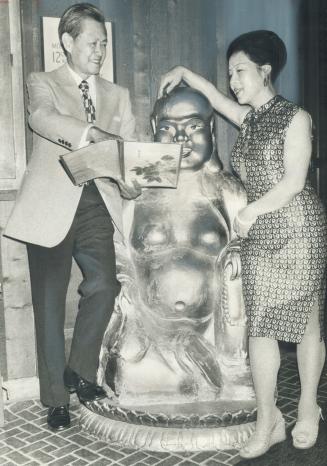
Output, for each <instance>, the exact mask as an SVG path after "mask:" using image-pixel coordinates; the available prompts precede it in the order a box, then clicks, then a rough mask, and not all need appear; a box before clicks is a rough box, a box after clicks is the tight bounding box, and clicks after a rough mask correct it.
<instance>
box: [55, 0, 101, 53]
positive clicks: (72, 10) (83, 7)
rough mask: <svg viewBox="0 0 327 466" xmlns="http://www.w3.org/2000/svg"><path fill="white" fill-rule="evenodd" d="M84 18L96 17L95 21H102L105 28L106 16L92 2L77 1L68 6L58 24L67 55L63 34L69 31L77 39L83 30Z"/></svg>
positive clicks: (60, 37)
mask: <svg viewBox="0 0 327 466" xmlns="http://www.w3.org/2000/svg"><path fill="white" fill-rule="evenodd" d="M83 19H94V20H95V21H98V23H101V24H102V25H103V27H104V28H105V17H104V16H103V14H102V12H101V11H100V10H99V9H98V8H97V7H95V6H94V5H91V4H90V3H77V4H75V5H72V6H70V7H69V8H67V9H66V10H65V11H64V12H63V14H62V17H61V19H60V22H59V26H58V35H59V40H60V45H61V47H62V48H63V51H64V52H65V55H67V52H66V50H65V47H64V45H63V43H62V35H63V34H64V33H65V32H67V33H68V34H69V35H71V36H72V38H73V39H76V37H77V36H78V35H79V34H80V32H81V26H82V20H83Z"/></svg>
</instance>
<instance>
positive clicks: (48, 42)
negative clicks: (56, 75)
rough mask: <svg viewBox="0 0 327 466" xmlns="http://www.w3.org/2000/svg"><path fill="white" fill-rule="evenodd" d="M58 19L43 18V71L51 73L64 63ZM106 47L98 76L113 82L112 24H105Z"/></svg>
mask: <svg viewBox="0 0 327 466" xmlns="http://www.w3.org/2000/svg"><path fill="white" fill-rule="evenodd" d="M59 21H60V18H53V17H49V16H43V18H42V28H43V59H44V71H52V70H54V69H56V68H58V67H59V66H61V65H63V64H64V63H66V57H65V54H64V52H63V50H62V48H61V45H60V42H59V37H58V25H59ZM106 29H107V37H108V45H107V55H106V59H105V61H104V63H103V65H102V68H101V71H100V75H101V76H102V77H103V78H105V79H107V80H108V81H111V82H113V80H114V67H113V50H112V23H111V22H109V21H108V22H106Z"/></svg>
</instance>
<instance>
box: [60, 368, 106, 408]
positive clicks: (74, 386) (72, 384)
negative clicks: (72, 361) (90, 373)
mask: <svg viewBox="0 0 327 466" xmlns="http://www.w3.org/2000/svg"><path fill="white" fill-rule="evenodd" d="M64 383H65V386H66V387H67V388H68V390H69V392H70V393H74V392H76V394H77V396H78V399H79V401H80V402H81V403H85V402H87V401H95V400H101V399H102V398H105V397H106V396H107V395H106V392H105V391H104V390H103V388H101V387H99V385H97V384H95V383H92V382H89V381H88V380H86V379H83V377H81V376H80V375H78V374H76V372H74V371H73V370H72V369H66V370H65V373H64Z"/></svg>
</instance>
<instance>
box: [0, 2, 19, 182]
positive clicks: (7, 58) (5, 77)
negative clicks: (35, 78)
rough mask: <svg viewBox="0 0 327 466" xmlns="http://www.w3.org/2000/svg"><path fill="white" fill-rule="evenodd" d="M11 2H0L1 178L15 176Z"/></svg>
mask: <svg viewBox="0 0 327 466" xmlns="http://www.w3.org/2000/svg"><path fill="white" fill-rule="evenodd" d="M8 36H10V28H9V4H8V3H7V2H0V43H1V54H0V92H1V105H0V121H1V125H0V139H1V149H0V179H6V178H15V174H16V167H15V153H14V127H13V108H12V82H11V72H10V71H9V72H8V70H11V48H10V41H8Z"/></svg>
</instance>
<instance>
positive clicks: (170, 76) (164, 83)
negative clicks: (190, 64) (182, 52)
mask: <svg viewBox="0 0 327 466" xmlns="http://www.w3.org/2000/svg"><path fill="white" fill-rule="evenodd" d="M182 81H184V82H185V83H186V84H188V85H189V86H190V87H193V88H194V89H196V90H198V91H200V92H202V94H204V95H205V96H206V97H207V99H208V100H209V101H210V103H211V105H212V106H213V108H214V109H215V110H216V111H217V112H219V113H221V114H222V115H224V116H225V117H226V118H228V119H229V120H230V121H232V122H233V123H235V124H236V125H237V126H241V124H242V121H243V119H244V117H245V115H246V114H247V113H248V111H249V110H250V107H248V106H247V105H239V104H238V103H236V102H234V101H233V100H232V99H230V98H228V97H226V96H225V95H224V94H222V93H221V92H220V91H218V89H217V88H216V87H215V86H214V85H213V84H212V83H210V82H209V81H207V80H206V79H205V78H203V77H202V76H200V75H199V74H196V73H194V72H193V71H191V70H189V69H188V68H185V67H184V66H176V67H175V68H173V69H172V70H170V71H168V73H166V74H164V75H163V76H162V78H161V81H160V87H159V92H158V97H162V96H163V95H164V94H165V93H167V94H169V92H171V91H172V90H173V89H174V88H175V87H176V86H178V85H179V84H180V82H182Z"/></svg>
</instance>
